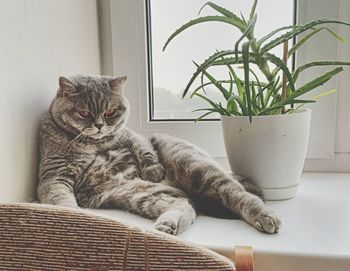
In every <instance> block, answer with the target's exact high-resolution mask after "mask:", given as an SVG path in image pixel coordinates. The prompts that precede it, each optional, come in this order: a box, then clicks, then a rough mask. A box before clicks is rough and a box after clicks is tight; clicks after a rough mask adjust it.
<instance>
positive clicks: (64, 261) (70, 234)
mask: <svg viewBox="0 0 350 271" xmlns="http://www.w3.org/2000/svg"><path fill="white" fill-rule="evenodd" d="M0 270H101V271H102V270H218V271H226V270H234V267H233V263H232V262H231V261H230V260H228V259H227V258H225V257H223V256H221V255H219V254H216V253H214V252H212V251H210V250H207V249H205V248H201V247H198V246H195V245H192V244H189V243H186V242H182V241H179V240H177V239H176V238H173V237H171V236H167V235H165V234H157V233H154V232H144V231H142V230H140V229H137V228H133V227H130V226H127V225H124V224H122V223H118V222H116V221H114V220H109V219H107V218H103V217H99V216H94V215H92V214H88V213H85V212H81V211H79V210H70V209H64V208H58V207H51V206H44V205H38V204H0Z"/></svg>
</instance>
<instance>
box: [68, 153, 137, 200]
mask: <svg viewBox="0 0 350 271" xmlns="http://www.w3.org/2000/svg"><path fill="white" fill-rule="evenodd" d="M137 177H140V169H139V164H138V161H137V159H136V156H135V155H134V154H133V153H132V152H131V151H130V150H129V149H128V148H121V149H116V150H110V151H108V152H106V153H103V154H98V155H97V156H96V158H95V160H94V161H93V162H92V163H91V164H90V166H89V167H88V168H87V169H86V171H85V172H84V174H83V175H82V176H81V178H80V180H79V181H78V182H77V184H76V186H75V189H74V190H75V191H74V192H75V196H76V198H77V201H78V204H79V205H80V206H84V205H87V204H86V202H89V201H90V200H91V198H93V197H96V196H98V195H100V194H103V193H105V192H108V191H111V189H113V187H116V186H120V185H123V183H125V182H127V181H130V180H132V179H134V178H137Z"/></svg>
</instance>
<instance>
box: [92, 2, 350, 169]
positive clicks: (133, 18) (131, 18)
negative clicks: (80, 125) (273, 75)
mask: <svg viewBox="0 0 350 271" xmlns="http://www.w3.org/2000/svg"><path fill="white" fill-rule="evenodd" d="M153 1H154V2H153ZM197 1H198V2H199V3H202V1H199V0H196V2H197ZM220 1H221V0H217V2H218V3H219V2H220ZM270 1H273V0H269V1H268V2H270ZM163 2H169V3H170V2H176V3H177V5H182V2H186V3H188V2H189V1H185V0H183V1H182V0H176V1H175V0H151V4H152V3H153V4H154V3H160V5H163V4H162V3H163ZM190 2H191V3H192V1H190ZM193 2H195V1H193ZM221 2H222V3H224V2H225V1H224V0H222V1H221ZM227 2H229V3H231V2H232V1H227ZM239 2H251V1H239ZM266 2H267V0H260V1H259V5H262V3H264V4H265V3H266ZM278 2H280V1H278ZM286 2H289V1H286ZM283 3H284V4H283V12H284V11H285V10H286V9H287V6H288V5H287V4H285V2H284V1H283ZM289 3H291V2H289ZM224 4H225V5H226V3H224ZM231 4H232V3H231ZM237 4H238V2H235V3H234V5H237ZM98 5H99V10H100V15H101V14H102V15H101V16H100V17H101V18H100V19H101V25H100V27H101V28H102V31H101V39H102V43H101V45H102V46H101V49H102V59H103V63H102V70H103V71H104V73H106V74H111V73H113V74H126V75H128V78H129V80H128V84H127V88H126V95H127V97H128V99H129V101H130V103H131V106H132V110H131V115H130V120H129V127H130V128H131V129H134V130H136V131H138V132H140V133H143V134H145V135H148V134H151V133H153V132H165V133H168V134H172V135H174V136H179V137H181V138H184V139H185V140H189V141H191V142H193V143H195V144H197V145H199V146H200V147H202V148H204V149H206V150H207V151H208V152H209V153H210V154H211V155H213V156H214V157H219V158H220V157H221V158H222V160H225V158H224V157H225V149H224V146H223V140H222V133H221V125H220V122H219V121H204V122H200V123H195V124H194V123H193V122H192V121H188V120H187V121H184V120H181V119H183V118H192V117H193V116H192V115H191V116H189V115H186V116H185V117H183V116H179V114H178V113H179V111H180V110H176V107H175V109H170V110H168V111H170V113H169V112H167V113H165V116H164V115H160V114H158V113H157V112H156V111H157V106H156V105H155V107H154V109H155V110H154V114H153V115H152V114H150V112H151V109H152V103H151V102H150V101H152V99H150V97H151V95H149V94H150V91H149V90H150V89H149V85H150V84H149V83H150V82H149V76H148V75H149V73H150V72H151V71H150V70H149V65H148V64H149V63H148V47H147V45H148V44H147V12H146V7H147V5H146V1H141V0H102V1H98ZM266 5H267V4H266ZM279 5H280V4H279ZM289 5H291V4H289ZM198 6H200V4H198ZM198 6H196V5H194V8H193V9H192V11H191V12H193V13H191V14H187V15H184V16H188V17H181V18H177V20H179V21H177V22H176V23H174V26H172V27H171V28H172V29H170V30H169V33H167V35H166V36H168V35H169V34H170V33H171V32H172V31H173V30H174V29H175V28H177V27H178V26H179V25H180V24H181V23H183V22H185V21H186V19H189V18H192V17H194V15H196V14H195V12H197V7H198ZM296 6H297V10H296V13H297V23H305V22H307V21H310V20H312V19H315V18H319V17H328V18H337V19H340V20H345V21H350V15H349V14H350V2H349V1H347V0H335V1H328V0H298V1H297V5H296ZM162 9H163V8H162ZM238 9H240V8H236V7H235V8H234V10H238ZM269 9H270V10H273V11H276V12H277V14H281V12H282V11H281V9H280V7H277V8H276V6H272V7H270V8H269ZM151 12H152V10H151ZM203 12H204V11H203ZM205 12H209V11H208V10H207V11H205ZM163 13H164V14H163V15H162V16H167V17H166V18H168V17H169V16H172V8H170V7H169V8H167V9H166V10H165V11H164V12H163ZM289 15H290V16H291V14H290V13H289ZM152 16H153V15H152V14H151V20H152V19H154V18H153V17H152ZM272 16H275V14H272V15H271V16H270V17H271V18H272ZM275 17H276V16H275ZM275 17H273V18H275ZM276 18H277V17H276ZM291 18H292V17H289V19H288V20H287V19H286V20H287V21H289V22H290V21H291ZM259 19H260V20H261V18H260V17H259ZM155 20H156V19H155ZM172 20H173V19H172ZM151 23H152V22H151ZM281 23H283V24H288V23H285V22H281ZM152 24H153V23H152ZM207 25H208V24H207ZM169 27H170V26H169ZM330 27H331V28H332V29H333V30H334V31H336V32H338V33H339V34H341V35H343V36H344V37H346V38H347V39H348V40H349V39H350V29H349V28H346V27H337V26H334V25H333V26H330ZM200 28H201V26H198V27H197V29H194V31H196V32H200V31H201V30H200ZM152 31H154V30H152ZM262 31H263V30H262ZM164 35H165V34H164ZM165 38H166V37H165ZM182 38H183V39H190V38H191V34H190V33H189V32H187V33H183V34H182ZM161 40H164V38H161ZM152 41H153V42H154V40H152ZM180 42H181V40H180V36H179V39H177V40H174V42H172V44H171V47H169V48H168V49H167V51H166V54H168V53H169V54H174V55H176V54H178V53H179V51H180V50H182V51H183V49H181V46H180V45H179V44H180ZM162 43H163V41H162V42H159V44H158V45H157V46H160V44H162ZM153 46H155V45H153ZM193 46H195V45H193ZM214 46H215V45H214ZM225 47H226V45H225ZM349 47H350V45H349V42H348V43H344V44H339V43H338V42H337V41H336V40H334V39H332V38H331V37H330V36H328V34H327V33H326V32H325V33H320V34H319V35H318V36H315V37H314V38H313V39H312V40H310V42H309V43H308V44H307V45H306V46H304V47H303V50H302V51H300V53H299V54H298V55H297V58H296V61H297V63H306V62H309V61H312V60H315V59H318V60H327V59H339V60H341V59H342V60H346V59H347V60H349V59H350V48H349ZM152 50H155V49H152ZM214 50H215V48H214ZM209 53H210V51H209ZM201 54H202V55H206V54H207V53H206V52H203V53H201ZM184 57H185V56H184ZM196 57H197V56H192V55H191V54H189V55H188V56H186V57H185V60H186V62H187V63H189V65H191V60H192V59H194V58H196ZM200 57H201V56H200V55H199V56H198V59H199V60H198V61H200V60H201V59H200ZM155 61H157V60H155V59H154V58H153V67H154V66H155ZM189 69H190V70H189V72H186V73H184V74H183V75H182V76H184V78H181V79H179V81H182V82H181V83H179V84H177V85H178V87H175V90H177V91H179V88H180V91H181V85H182V84H185V83H186V80H188V79H189V76H191V73H192V70H191V67H189ZM320 71H322V69H313V70H310V71H308V73H305V74H304V76H303V78H301V79H303V80H304V81H305V82H307V81H308V79H309V77H310V76H313V75H315V74H316V73H318V72H320ZM171 72H173V73H175V72H176V71H173V70H169V73H171ZM153 74H154V77H153V79H154V80H155V81H154V85H156V84H159V86H162V85H163V83H161V82H162V81H161V79H159V77H160V73H157V69H154V70H153ZM157 74H158V75H157ZM157 76H158V77H157ZM157 78H158V79H157ZM349 78H350V72H349V68H345V69H344V72H343V73H342V74H341V75H340V76H338V77H337V78H335V79H334V80H333V81H332V82H329V83H328V84H325V85H324V86H322V88H319V89H318V91H316V92H314V93H313V95H316V94H318V93H321V92H324V91H327V90H329V89H332V88H337V90H338V91H337V94H336V95H331V96H328V97H324V98H323V99H321V100H319V101H318V102H317V103H316V104H314V105H313V106H312V110H313V117H312V131H311V135H310V144H309V145H310V147H309V152H308V155H307V158H308V159H307V161H306V165H305V169H307V170H317V171H330V170H334V171H346V170H350V109H349V108H350V107H349V106H348V101H349V100H350V97H349V96H350V94H349V93H350V92H349V91H348V88H349V85H350V82H349ZM165 81H167V80H165ZM166 87H168V88H169V91H173V92H174V93H175V91H174V89H173V90H171V89H170V88H171V87H169V86H166ZM162 94H164V93H162ZM164 95H165V94H164ZM154 97H155V100H156V99H158V100H159V97H158V98H157V94H156V92H155V95H154ZM169 99H170V98H169ZM169 99H167V100H169ZM155 103H156V101H155ZM158 108H160V107H158ZM159 111H160V110H159ZM190 111H191V109H190V108H189V109H188V110H187V113H185V114H189V113H188V112H190ZM162 114H163V113H162ZM167 114H168V115H167ZM171 114H173V115H171ZM221 158H220V159H221Z"/></svg>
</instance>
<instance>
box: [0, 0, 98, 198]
mask: <svg viewBox="0 0 350 271" xmlns="http://www.w3.org/2000/svg"><path fill="white" fill-rule="evenodd" d="M99 67H100V63H99V44H98V23H97V10H96V1H95V0H50V1H48V0H1V1H0V202H10V201H25V200H30V199H31V198H32V197H33V195H34V191H35V183H36V149H37V145H36V135H37V127H38V120H39V118H40V115H41V114H42V112H44V111H45V110H46V109H47V107H48V105H49V103H50V101H51V99H52V97H53V96H54V94H55V92H56V90H57V78H58V76H59V75H73V74H77V73H86V74H99V72H100V68H99Z"/></svg>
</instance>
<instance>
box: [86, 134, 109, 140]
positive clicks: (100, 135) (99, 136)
mask: <svg viewBox="0 0 350 271" xmlns="http://www.w3.org/2000/svg"><path fill="white" fill-rule="evenodd" d="M105 136H106V135H105V134H103V133H96V134H92V135H89V137H90V138H92V139H101V138H103V137H105Z"/></svg>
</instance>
